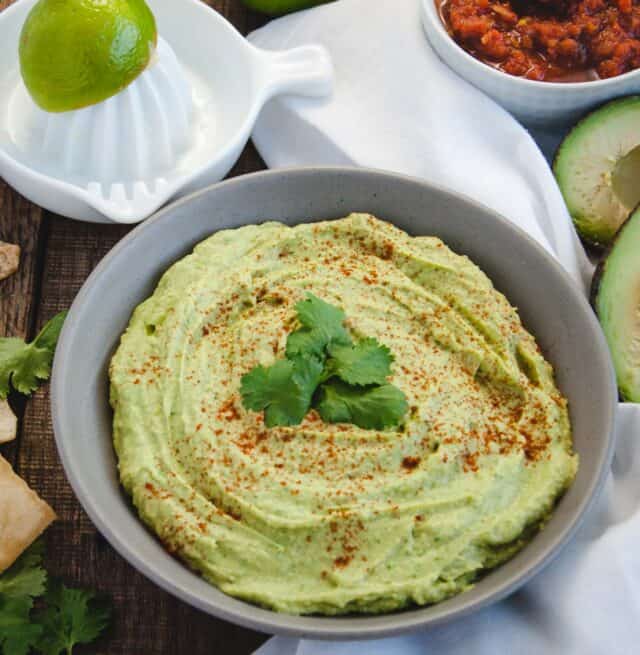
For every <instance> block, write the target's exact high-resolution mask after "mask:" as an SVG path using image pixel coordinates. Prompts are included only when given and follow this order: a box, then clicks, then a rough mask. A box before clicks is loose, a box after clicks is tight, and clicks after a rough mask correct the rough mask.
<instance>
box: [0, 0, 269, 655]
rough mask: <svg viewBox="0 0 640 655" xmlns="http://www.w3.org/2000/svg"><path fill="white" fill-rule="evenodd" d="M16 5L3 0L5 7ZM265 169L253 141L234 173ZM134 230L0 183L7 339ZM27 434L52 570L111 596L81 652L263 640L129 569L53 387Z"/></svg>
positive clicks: (255, 18)
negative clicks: (83, 503)
mask: <svg viewBox="0 0 640 655" xmlns="http://www.w3.org/2000/svg"><path fill="white" fill-rule="evenodd" d="M8 4H10V1H9V0H0V8H4V7H5V6H7V5H8ZM208 4H210V5H212V6H213V7H214V8H215V9H217V10H218V11H220V12H221V13H223V14H224V15H225V16H226V17H227V18H229V20H230V21H231V22H232V23H233V24H234V25H235V26H236V27H237V28H238V30H239V31H241V32H242V33H247V32H248V31H250V30H251V29H254V28H255V27H257V26H259V25H260V24H261V23H262V22H264V18H263V17H261V16H259V15H258V14H255V13H254V12H251V11H249V10H247V9H246V8H245V7H244V5H243V4H242V2H241V1H240V0H210V1H209V2H208ZM261 168H264V164H263V162H262V161H261V159H260V157H259V156H258V154H257V153H256V151H255V150H254V148H253V147H252V146H251V145H249V146H248V147H247V148H246V149H245V151H244V153H243V154H242V157H241V159H240V161H239V162H238V163H237V165H236V166H235V168H234V169H233V171H232V172H231V175H232V176H233V175H238V174H241V173H246V172H251V171H255V170H260V169H261ZM128 229H129V228H127V227H124V226H117V225H94V224H89V223H81V222H77V221H71V220H68V219H63V218H60V217H57V216H54V215H52V214H49V213H47V212H44V211H42V210H41V209H40V208H38V207H36V206H34V205H32V204H31V203H29V202H28V201H27V200H25V199H24V198H22V197H20V196H19V195H18V194H17V193H16V192H14V191H13V190H11V189H9V188H8V187H7V186H6V185H5V184H4V183H3V182H2V181H1V180H0V240H5V241H11V242H13V243H19V244H20V246H21V247H22V248H23V259H22V266H21V268H20V271H19V272H18V274H16V275H15V276H13V277H12V278H10V279H8V280H6V281H4V282H0V335H16V336H27V337H30V338H31V337H33V335H34V334H35V333H36V331H37V329H38V328H39V327H40V326H41V325H42V324H43V323H44V322H45V321H46V320H47V319H48V318H50V317H51V316H52V315H53V314H55V313H56V312H58V311H60V310H62V309H66V308H68V307H69V305H70V304H71V302H72V301H73V298H74V296H75V294H76V293H77V292H78V290H79V289H80V287H81V286H82V284H83V282H84V281H85V280H86V278H87V276H88V275H89V273H90V272H91V271H92V270H93V268H94V267H95V266H96V264H97V263H98V262H99V261H100V259H101V258H102V257H103V256H104V255H105V254H106V253H107V252H108V251H109V250H110V249H111V248H112V247H113V245H114V244H115V243H116V242H117V241H118V240H119V239H121V238H122V237H123V236H124V235H125V234H126V233H127V231H128ZM17 404H18V407H17V409H18V412H19V415H20V417H21V419H22V420H21V430H20V437H19V439H18V440H17V441H16V443H15V444H12V445H8V446H3V447H2V449H1V452H2V454H3V455H4V456H5V457H8V458H9V459H10V461H12V462H13V463H15V466H16V470H17V471H18V472H19V474H20V475H22V476H23V477H24V478H25V479H26V480H27V482H28V483H29V484H30V485H31V486H32V487H33V488H34V489H36V490H37V491H38V492H39V493H40V494H41V495H42V496H43V498H45V499H46V500H47V501H48V502H49V503H50V504H51V505H52V507H54V509H55V510H56V512H57V514H58V517H59V520H58V521H57V522H56V523H55V524H54V525H53V527H52V528H50V529H49V530H48V532H47V538H46V539H47V553H48V554H47V565H48V568H49V569H50V571H51V572H52V573H54V574H56V575H59V576H61V577H62V578H63V579H64V580H65V582H67V583H68V584H71V585H75V586H82V587H89V588H94V589H98V590H99V591H101V592H104V593H106V594H107V595H109V596H111V598H112V599H113V603H114V610H115V615H114V621H113V625H112V627H111V629H110V630H109V632H108V633H107V634H105V636H104V637H103V638H102V639H101V640H100V641H99V642H98V643H97V645H93V646H91V647H87V648H84V649H82V648H78V649H77V651H76V650H74V653H75V652H77V653H78V655H82V653H105V654H109V655H181V654H183V653H185V654H188V655H205V654H207V655H212V654H214V653H222V654H224V655H236V654H237V655H245V654H249V653H252V652H253V650H254V649H255V648H257V647H258V645H259V644H260V643H262V642H263V641H264V640H265V639H266V637H265V636H264V635H260V634H258V633H255V632H252V631H250V630H245V629H243V628H239V627H236V626H233V625H231V624H229V623H226V622H223V621H220V620H217V619H214V618H212V617H210V616H207V615H205V614H203V613H201V612H199V611H197V610H195V609H193V608H191V607H189V606H188V605H186V604H184V603H182V602H180V601H178V600H177V599H175V598H173V597H172V596H170V595H168V594H166V593H165V592H163V591H162V590H160V589H159V588H158V587H156V586H155V585H153V584H152V583H151V582H149V581H147V580H146V579H145V578H144V577H143V576H142V575H141V574H139V573H138V572H137V571H136V570H135V569H133V568H132V567H131V566H129V565H128V564H127V563H126V562H125V560H123V559H122V558H121V557H120V556H119V555H118V554H117V553H116V552H115V551H114V550H113V549H112V548H111V547H110V546H109V544H108V543H107V542H106V541H105V540H104V538H103V537H101V536H100V534H99V533H98V532H97V531H96V529H95V528H94V527H93V525H92V523H91V522H90V520H89V519H88V517H87V516H86V514H85V513H84V511H83V510H82V508H81V507H80V505H79V503H78V501H77V500H76V499H75V496H74V494H73V492H72V490H71V487H70V486H69V484H68V482H67V481H66V478H65V476H64V472H63V470H62V466H61V464H60V461H59V458H58V455H57V451H56V448H55V444H54V439H53V430H52V426H51V415H50V409H49V391H48V387H46V386H45V387H43V388H41V389H40V390H39V391H38V392H37V393H36V394H34V396H33V397H32V398H31V399H30V400H28V401H27V402H26V403H22V404H20V403H17Z"/></svg>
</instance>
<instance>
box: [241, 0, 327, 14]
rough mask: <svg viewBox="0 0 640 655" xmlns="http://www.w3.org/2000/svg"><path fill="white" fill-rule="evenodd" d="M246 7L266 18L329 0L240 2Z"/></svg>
mask: <svg viewBox="0 0 640 655" xmlns="http://www.w3.org/2000/svg"><path fill="white" fill-rule="evenodd" d="M242 1H243V2H244V4H245V5H247V7H249V8H250V9H254V10H255V11H259V12H260V13H262V14H267V15H268V16H282V15H283V14H289V13H291V12H293V11H299V10H301V9H309V8H310V7H315V6H317V5H323V4H326V3H328V2H331V0H242Z"/></svg>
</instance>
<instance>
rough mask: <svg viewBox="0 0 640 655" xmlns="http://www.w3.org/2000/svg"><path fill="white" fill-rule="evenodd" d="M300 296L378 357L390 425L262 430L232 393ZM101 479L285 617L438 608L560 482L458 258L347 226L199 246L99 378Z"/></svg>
mask: <svg viewBox="0 0 640 655" xmlns="http://www.w3.org/2000/svg"><path fill="white" fill-rule="evenodd" d="M309 293H312V294H314V295H315V296H317V297H318V298H320V299H322V300H323V301H326V302H327V303H331V304H332V305H334V306H336V307H340V308H341V309H342V310H343V311H344V314H345V315H346V322H345V323H344V327H345V329H346V330H347V331H348V332H349V334H350V335H351V336H352V337H353V338H354V339H359V338H372V339H376V340H377V341H378V342H379V343H380V344H384V346H385V347H388V349H389V351H390V352H391V353H392V354H393V363H392V365H391V375H390V376H389V382H390V383H393V385H395V386H396V387H397V388H398V389H400V390H401V391H402V392H403V393H404V395H405V397H406V401H407V407H408V411H407V412H406V414H405V415H404V418H403V420H402V422H401V423H400V424H399V425H398V426H396V427H392V428H386V429H384V430H372V429H364V428H361V427H357V426H355V425H352V424H350V423H325V422H324V421H323V420H322V419H321V418H320V415H319V413H318V412H316V411H314V410H311V411H310V412H309V413H308V414H307V415H306V416H305V417H304V419H302V422H301V423H300V424H299V425H290V426H276V427H271V428H268V427H267V426H266V425H265V419H264V416H263V413H262V412H256V411H249V410H247V409H246V408H245V406H244V404H243V402H242V397H241V393H240V387H241V380H242V378H243V376H245V375H246V374H247V372H248V371H250V370H252V369H254V367H257V366H258V365H262V366H265V367H268V366H271V365H273V364H274V362H276V361H277V360H279V359H281V358H282V357H283V355H284V351H285V348H286V344H287V337H288V335H289V334H290V333H291V332H292V331H294V330H296V329H298V328H299V327H300V326H299V325H298V318H297V316H296V311H295V306H296V304H297V303H299V302H300V301H301V300H302V299H304V298H305V296H306V295H307V294H309ZM110 377H111V404H112V406H113V409H114V412H115V415H114V442H115V448H116V451H117V455H118V459H119V471H120V479H121V481H122V484H123V485H124V488H125V489H126V490H127V492H128V493H129V494H130V495H131V497H132V499H133V502H134V504H135V506H136V508H137V510H138V511H139V513H140V516H141V518H142V519H143V520H144V521H145V523H147V524H148V525H149V526H150V527H151V528H152V529H153V530H154V531H155V532H156V533H157V534H158V536H159V538H160V539H161V541H162V543H163V544H164V546H165V547H166V548H167V549H168V550H169V551H170V552H172V553H175V554H176V555H177V556H178V557H180V558H181V559H183V560H184V561H186V562H187V563H188V564H189V565H190V566H191V567H192V568H194V569H196V570H197V571H199V572H200V573H201V574H202V575H203V576H204V577H205V578H206V579H207V580H209V581H210V582H212V583H213V584H215V585H217V586H218V587H219V588H220V589H222V590H223V591H224V592H226V593H227V594H230V595H232V596H235V597H238V598H241V599H244V600H247V601H250V602H254V603H257V604H259V605H262V606H265V607H268V608H271V609H274V610H277V611H280V612H288V613H292V614H310V613H317V614H326V615H335V614H343V613H347V612H366V613H379V612H388V611H392V610H396V609H400V608H403V607H405V606H407V605H411V604H420V605H422V604H427V603H435V602H438V601H441V600H443V599H445V598H447V597H449V596H452V595H454V594H456V593H459V592H461V591H464V590H466V589H468V588H469V587H470V586H472V585H473V583H474V581H475V580H476V579H477V578H478V577H479V576H481V575H482V574H483V573H486V572H487V570H489V569H491V568H492V567H495V566H497V565H499V564H500V563H502V562H504V561H505V560H507V559H508V558H510V557H512V556H513V555H514V554H515V553H516V552H517V551H518V550H519V549H521V548H522V547H523V546H524V545H525V544H526V543H527V542H528V540H530V539H531V538H532V536H533V535H534V534H535V531H536V530H537V529H539V528H540V527H541V525H543V524H544V522H545V521H546V520H547V519H548V517H549V515H550V513H551V511H552V509H553V507H554V504H555V502H556V500H557V499H558V497H559V496H560V495H561V494H562V493H563V491H564V490H565V489H566V488H567V487H568V486H569V485H570V484H571V482H572V481H573V479H574V477H575V474H576V469H577V457H576V455H575V454H573V451H572V439H571V428H570V423H569V416H568V411H567V402H566V400H565V399H564V398H563V397H562V395H561V394H560V392H559V391H558V389H557V387H556V385H555V383H554V378H553V370H552V368H551V366H550V365H549V364H548V363H547V362H546V361H545V359H544V357H543V356H542V354H541V353H540V350H539V348H538V346H537V345H536V342H535V340H534V338H533V337H532V336H531V335H530V334H529V333H528V332H527V331H526V330H525V329H524V327H523V326H522V324H521V322H520V319H519V317H518V314H517V311H516V310H515V309H514V308H513V307H511V306H510V304H509V302H508V301H507V300H506V298H505V297H504V296H503V295H502V294H500V293H499V292H498V291H496V290H495V289H494V287H493V285H492V283H491V281H490V280H489V279H488V278H487V276H486V275H485V274H484V273H483V272H482V271H481V270H480V269H479V268H478V267H477V266H475V265H474V264H473V263H472V262H471V261H470V260H469V259H467V258H466V257H463V256H460V255H457V254H455V253H454V252H452V251H451V250H450V249H449V248H448V247H447V246H446V245H445V244H443V243H442V241H440V240H439V239H437V238H434V237H411V236H409V235H408V234H406V233H405V232H402V231H401V230H399V229H397V228H395V227H393V226H392V225H390V224H388V223H386V222H383V221H380V220H378V219H376V218H374V217H373V216H370V215H366V214H352V215H351V216H349V217H347V218H344V219H342V220H337V221H329V222H321V223H314V224H303V225H298V226H297V227H293V228H291V227H287V226H285V225H282V224H280V223H277V222H270V223H265V224H262V225H249V226H246V227H242V228H240V229H235V230H224V231H220V232H217V233H216V234H214V235H213V236H212V237H210V238H208V239H207V240H205V241H203V242H202V243H200V244H199V245H198V246H197V247H196V248H195V250H194V252H193V254H191V255H189V256H188V257H185V258H184V259H182V260H181V261H179V262H178V263H177V264H175V265H174V266H173V267H172V268H171V269H170V270H169V271H168V272H167V273H165V275H164V276H163V277H162V279H161V281H160V283H159V284H158V287H157V289H156V290H155V292H154V294H153V296H151V298H149V299H148V300H147V301H145V302H144V303H142V304H141V305H140V306H139V307H138V308H137V309H136V311H135V313H134V315H133V317H132V319H131V322H130V324H129V327H128V328H127V331H126V332H125V334H124V335H123V336H122V339H121V343H120V346H119V348H118V350H117V352H116V354H115V356H114V357H113V360H112V363H111V367H110Z"/></svg>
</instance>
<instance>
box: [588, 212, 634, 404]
mask: <svg viewBox="0 0 640 655" xmlns="http://www.w3.org/2000/svg"><path fill="white" fill-rule="evenodd" d="M591 302H592V304H593V307H594V308H595V310H596V313H597V314H598V318H599V319H600V324H601V325H602V330H603V332H604V334H605V337H606V339H607V342H608V343H609V349H610V351H611V358H612V360H613V365H614V368H615V370H616V376H617V378H618V388H619V390H620V395H621V396H622V398H623V399H624V400H627V401H629V402H634V403H637V402H640V208H638V209H636V210H635V211H634V212H633V213H632V214H631V216H630V217H629V219H628V220H627V221H626V222H625V223H624V224H623V226H622V227H621V228H620V231H619V232H618V234H617V236H616V238H615V241H614V242H613V245H612V246H611V248H610V249H609V251H608V252H607V254H606V255H605V257H604V258H603V259H602V261H601V262H600V264H599V265H598V268H597V269H596V272H595V274H594V276H593V284H592V286H591Z"/></svg>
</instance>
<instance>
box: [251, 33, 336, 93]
mask: <svg viewBox="0 0 640 655" xmlns="http://www.w3.org/2000/svg"><path fill="white" fill-rule="evenodd" d="M262 54H263V56H264V64H265V68H264V69H263V70H264V73H265V76H266V88H265V92H266V96H267V97H268V98H271V97H272V96H275V95H279V94H283V93H287V94H293V95H301V96H307V97H312V98H319V97H323V96H328V95H330V94H331V91H332V89H333V77H334V76H333V64H332V63H331V57H330V56H329V53H328V52H327V50H326V48H324V47H323V46H320V45H305V46H300V47H299V48H292V49H291V50H282V51H279V52H268V51H265V50H263V51H262Z"/></svg>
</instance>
